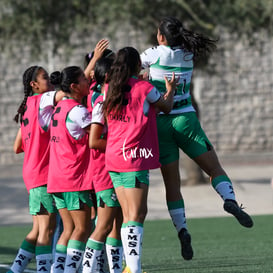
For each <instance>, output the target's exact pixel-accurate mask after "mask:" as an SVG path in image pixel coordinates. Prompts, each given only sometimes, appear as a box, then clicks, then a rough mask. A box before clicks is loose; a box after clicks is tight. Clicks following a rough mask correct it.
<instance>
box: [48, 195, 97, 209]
mask: <svg viewBox="0 0 273 273" xmlns="http://www.w3.org/2000/svg"><path fill="white" fill-rule="evenodd" d="M53 197H54V200H55V202H56V207H57V209H64V208H67V209H68V210H78V209H81V208H82V206H83V204H86V205H87V206H88V207H90V208H91V207H92V206H93V203H92V200H91V196H90V191H70V192H57V193H53Z"/></svg>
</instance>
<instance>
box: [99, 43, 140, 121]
mask: <svg viewBox="0 0 273 273" xmlns="http://www.w3.org/2000/svg"><path fill="white" fill-rule="evenodd" d="M140 65H141V60H140V56H139V53H138V51H137V50H136V49H135V48H133V47H124V48H122V49H120V50H119V51H118V53H117V55H116V58H115V61H114V63H113V65H112V67H111V70H110V72H109V78H108V81H109V86H108V91H107V95H106V99H105V101H104V103H103V112H104V114H105V116H108V115H109V114H110V112H111V111H114V112H115V113H116V114H117V113H119V112H120V111H121V109H122V106H123V102H124V99H125V92H128V91H129V90H130V86H129V85H128V84H127V82H128V80H129V78H130V77H132V76H133V75H136V76H137V74H138V73H139V69H140Z"/></svg>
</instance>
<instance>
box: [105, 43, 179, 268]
mask: <svg viewBox="0 0 273 273" xmlns="http://www.w3.org/2000/svg"><path fill="white" fill-rule="evenodd" d="M140 70H141V60H140V56H139V53H138V52H137V50H136V49H134V48H132V47H125V48H123V49H121V50H119V51H118V53H117V56H116V59H115V61H114V63H113V65H112V67H111V70H110V72H109V87H108V91H107V93H106V98H105V101H104V103H103V107H102V111H103V114H104V116H105V117H106V122H107V126H108V137H107V144H106V152H105V164H106V169H107V170H108V171H109V173H110V176H111V179H112V181H113V184H114V187H115V191H116V194H117V197H118V200H119V203H120V205H121V208H122V213H123V225H122V228H121V239H122V244H123V249H124V254H125V260H126V265H127V268H126V270H125V272H131V273H141V252H142V237H143V223H144V220H145V217H146V213H147V195H148V185H149V170H150V169H154V168H158V167H159V166H160V165H159V161H158V160H159V151H158V140H157V131H156V109H155V108H158V109H160V110H161V111H164V112H165V113H168V112H169V111H170V110H171V107H172V104H173V94H174V90H175V88H176V80H175V78H174V76H173V77H172V79H171V80H170V81H169V80H168V79H167V78H166V89H167V92H166V94H165V96H161V95H160V94H159V92H158V91H157V89H156V88H154V87H153V86H152V85H151V84H150V83H149V82H147V81H143V80H139V79H138V78H137V77H138V75H139V72H140Z"/></svg>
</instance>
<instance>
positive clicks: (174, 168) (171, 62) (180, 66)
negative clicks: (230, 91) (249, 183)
mask: <svg viewBox="0 0 273 273" xmlns="http://www.w3.org/2000/svg"><path fill="white" fill-rule="evenodd" d="M157 41H158V44H159V45H158V46H157V47H153V48H149V49H147V50H146V51H144V52H143V53H142V54H141V61H142V67H143V68H147V67H149V70H150V75H149V77H150V82H151V83H152V84H154V85H155V86H156V87H157V88H158V90H159V91H160V92H161V93H162V94H164V92H165V89H164V77H166V76H168V75H170V74H171V73H173V72H175V74H176V75H177V76H179V77H180V81H179V82H180V85H179V86H178V88H177V90H176V93H175V97H174V105H173V108H172V110H171V112H170V113H169V114H168V115H165V114H164V113H160V115H159V116H158V118H157V128H158V137H159V149H160V163H161V164H162V166H161V172H162V176H163V179H164V184H165V188H166V199H167V206H168V210H169V213H170V216H171V218H172V221H173V224H174V226H175V227H176V229H177V232H178V236H179V239H180V242H181V252H182V256H183V258H184V259H186V260H190V259H192V257H193V250H192V247H191V236H190V234H189V233H188V231H187V225H186V217H185V208H184V200H183V197H182V194H181V191H180V174H179V148H180V149H182V150H183V152H185V153H186V154H187V155H188V156H189V157H190V158H192V159H193V160H194V161H195V162H196V163H197V164H198V165H199V166H200V167H201V168H202V169H203V170H204V171H205V172H206V173H207V174H208V175H209V176H210V180H211V183H212V186H213V188H214V189H215V190H216V192H217V193H218V194H219V195H220V196H221V198H222V199H223V200H224V209H225V210H226V211H227V212H228V213H231V214H233V215H234V216H235V217H236V218H237V220H238V221H239V223H240V224H241V225H242V226H244V227H248V228H250V227H252V226H253V222H252V219H251V217H250V216H249V215H248V214H247V213H245V212H244V211H243V210H242V209H241V208H240V207H239V206H238V204H237V202H236V199H235V194H234V190H233V187H232V183H231V181H230V179H229V177H228V176H227V174H226V173H225V171H224V170H223V168H222V166H221V165H220V163H219V161H218V158H217V155H216V152H215V150H214V148H213V146H212V144H211V143H210V141H209V140H208V138H207V136H206V134H205V133H204V131H203V129H202V128H201V126H200V123H199V121H198V118H197V116H196V113H195V110H194V108H193V106H192V102H191V96H190V92H189V87H190V83H191V77H192V72H193V66H194V62H195V61H196V60H197V59H199V58H200V57H202V56H204V55H207V54H209V53H210V52H211V51H212V50H213V49H214V48H215V47H216V45H215V41H214V40H211V39H209V38H206V37H204V36H203V35H200V34H198V33H194V32H192V31H189V30H187V29H185V28H184V27H183V25H182V23H181V22H180V21H179V20H178V19H176V18H173V17H166V18H164V19H163V20H162V21H161V22H160V24H159V27H158V32H157Z"/></svg>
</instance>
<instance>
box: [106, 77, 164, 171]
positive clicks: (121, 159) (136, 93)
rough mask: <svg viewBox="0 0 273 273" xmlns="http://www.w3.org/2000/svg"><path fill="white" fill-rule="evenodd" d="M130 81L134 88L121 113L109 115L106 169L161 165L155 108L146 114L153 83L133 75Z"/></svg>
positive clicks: (152, 167)
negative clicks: (148, 96)
mask: <svg viewBox="0 0 273 273" xmlns="http://www.w3.org/2000/svg"><path fill="white" fill-rule="evenodd" d="M128 84H129V86H130V87H131V89H130V88H129V90H128V92H126V93H125V100H124V104H125V106H123V109H122V111H121V113H120V114H118V115H116V114H113V113H110V115H108V117H107V123H108V138H107V146H106V169H107V170H108V171H115V172H130V171H141V170H149V169H155V168H159V167H160V164H159V148H158V138H157V127H156V113H155V109H154V107H150V108H149V111H148V113H147V114H146V115H145V114H144V106H145V105H146V104H147V103H148V102H147V100H146V97H147V95H148V94H149V92H150V91H151V90H152V89H153V86H152V85H151V84H150V83H148V82H146V81H142V80H138V79H133V78H131V79H130V80H129V82H128Z"/></svg>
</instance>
